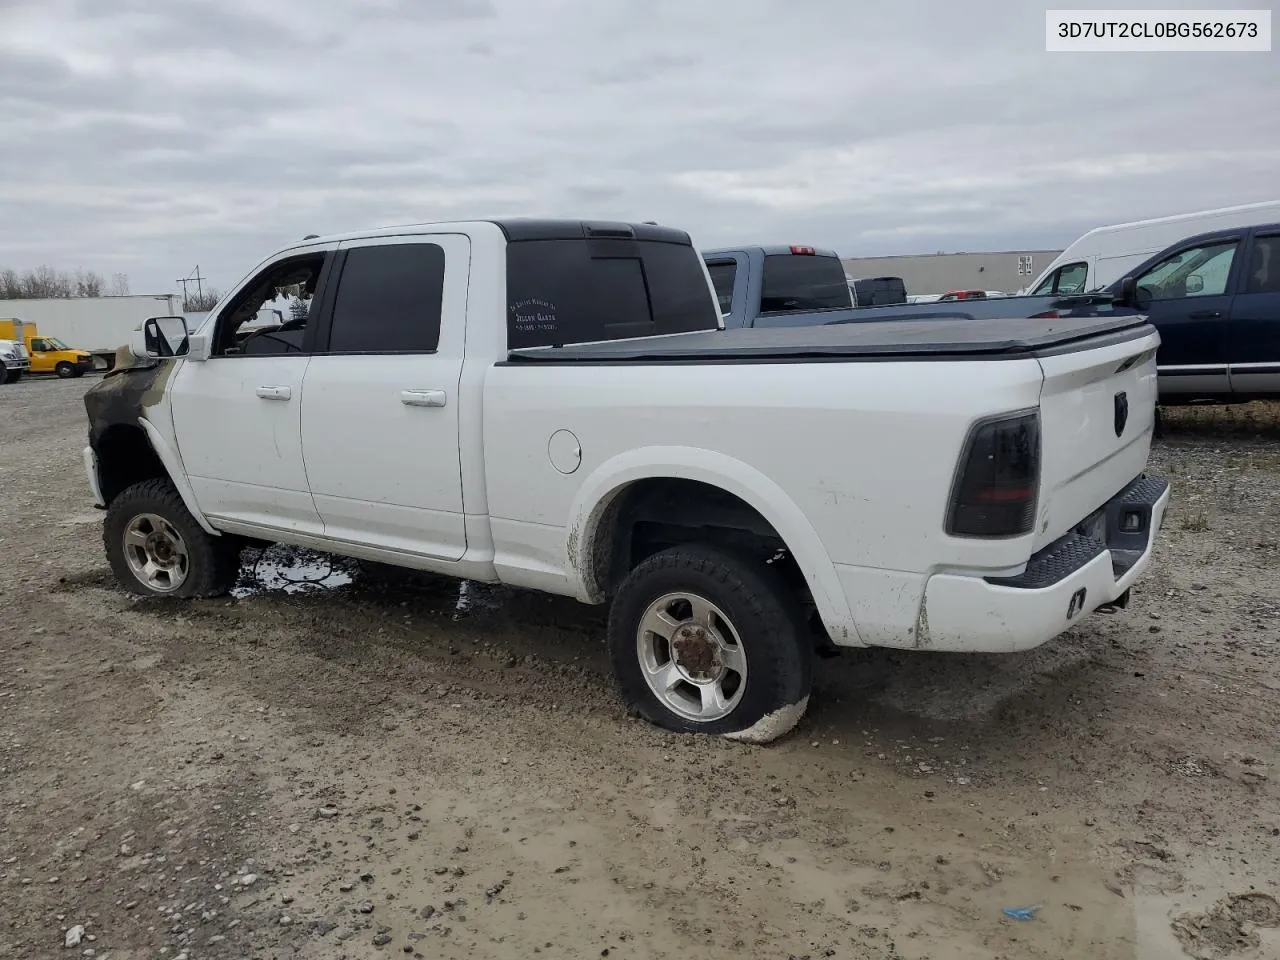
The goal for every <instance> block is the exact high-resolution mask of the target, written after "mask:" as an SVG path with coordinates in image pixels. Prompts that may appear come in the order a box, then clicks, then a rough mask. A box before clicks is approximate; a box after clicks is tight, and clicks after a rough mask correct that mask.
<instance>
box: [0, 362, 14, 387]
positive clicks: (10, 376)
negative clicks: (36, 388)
mask: <svg viewBox="0 0 1280 960" xmlns="http://www.w3.org/2000/svg"><path fill="white" fill-rule="evenodd" d="M17 379H18V371H17V370H10V369H9V368H8V367H6V366H5V365H4V364H3V363H0V384H5V383H8V382H9V381H10V380H17Z"/></svg>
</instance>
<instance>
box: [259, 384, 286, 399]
mask: <svg viewBox="0 0 1280 960" xmlns="http://www.w3.org/2000/svg"><path fill="white" fill-rule="evenodd" d="M255 392H256V393H257V394H258V396H260V397H261V398H262V399H263V400H288V399H289V398H290V397H291V396H293V392H292V391H291V390H290V389H289V388H288V387H259V388H258V389H257V390H256V391H255Z"/></svg>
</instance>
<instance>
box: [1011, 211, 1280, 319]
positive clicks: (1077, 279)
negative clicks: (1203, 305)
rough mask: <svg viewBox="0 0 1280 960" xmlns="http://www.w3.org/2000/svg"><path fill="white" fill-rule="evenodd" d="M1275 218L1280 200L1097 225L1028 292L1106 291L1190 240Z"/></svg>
mask: <svg viewBox="0 0 1280 960" xmlns="http://www.w3.org/2000/svg"><path fill="white" fill-rule="evenodd" d="M1274 220H1280V200H1268V201H1266V202H1264V203H1249V204H1243V205H1241V206H1235V207H1221V208H1219V209H1216V210H1200V211H1197V212H1196V213H1182V214H1178V215H1177V216H1172V217H1158V218H1156V219H1154V220H1136V221H1133V222H1132V223H1117V224H1112V225H1111V226H1106V227H1097V228H1096V229H1093V230H1090V231H1089V232H1088V233H1086V234H1085V235H1084V236H1082V237H1080V239H1078V240H1076V241H1075V242H1074V243H1072V244H1071V246H1069V247H1067V249H1066V250H1064V251H1062V253H1060V254H1059V255H1058V256H1057V257H1056V258H1054V260H1053V262H1052V263H1050V264H1049V266H1047V267H1046V268H1045V270H1044V272H1043V273H1042V274H1040V276H1039V277H1037V278H1036V280H1035V282H1034V283H1032V284H1031V285H1030V286H1029V287H1027V288H1026V291H1024V292H1028V293H1030V294H1032V295H1033V296H1066V295H1070V294H1075V293H1086V292H1089V291H1093V290H1101V289H1103V288H1104V287H1107V286H1110V285H1111V284H1113V283H1115V282H1116V281H1117V280H1119V279H1120V278H1121V277H1122V276H1124V275H1125V274H1127V273H1129V272H1130V271H1131V270H1132V269H1133V268H1134V267H1136V266H1138V265H1139V264H1141V263H1143V262H1144V261H1146V260H1148V259H1149V258H1150V257H1152V256H1154V255H1156V254H1157V253H1159V252H1160V251H1162V250H1164V249H1166V248H1167V247H1169V246H1171V245H1173V244H1176V243H1180V242H1181V241H1182V240H1183V239H1185V238H1187V237H1190V236H1193V235H1197V234H1203V233H1207V232H1212V231H1215V230H1226V229H1234V228H1237V227H1248V226H1252V225H1254V224H1258V223H1270V222H1272V221H1274Z"/></svg>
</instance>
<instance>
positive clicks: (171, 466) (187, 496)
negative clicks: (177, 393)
mask: <svg viewBox="0 0 1280 960" xmlns="http://www.w3.org/2000/svg"><path fill="white" fill-rule="evenodd" d="M138 424H139V425H140V426H141V427H142V429H143V431H144V432H145V433H146V435H147V439H148V440H149V441H150V442H151V449H152V450H154V451H155V452H156V456H157V457H159V458H160V462H161V463H162V464H164V469H165V472H166V473H167V474H169V479H170V480H171V481H172V482H173V485H174V487H175V488H177V491H178V496H180V497H182V503H183V506H185V507H186V508H187V510H188V512H190V514H191V516H193V517H194V518H195V521H196V523H198V524H200V527H201V529H203V530H204V531H205V532H206V533H209V534H212V535H213V536H215V537H216V536H221V534H220V533H219V531H217V530H215V529H214V528H213V527H212V526H211V525H210V523H209V521H208V520H207V519H206V518H205V515H204V513H203V512H202V511H201V510H200V506H199V504H197V503H196V493H195V491H194V490H193V489H192V488H191V483H190V481H188V480H187V472H186V470H185V469H183V466H182V458H181V457H179V456H178V452H177V451H176V450H174V449H173V447H171V446H170V445H169V442H168V441H167V440H165V438H164V435H163V434H162V433H161V432H160V430H159V429H158V428H157V427H156V425H155V424H154V423H152V422H151V421H150V420H148V419H147V418H146V417H139V418H138Z"/></svg>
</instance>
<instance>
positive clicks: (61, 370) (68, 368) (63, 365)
mask: <svg viewBox="0 0 1280 960" xmlns="http://www.w3.org/2000/svg"><path fill="white" fill-rule="evenodd" d="M53 372H54V373H56V374H57V375H58V376H60V377H61V378H62V379H63V380H70V379H71V378H72V377H74V376H75V375H76V368H75V364H72V363H67V361H65V360H60V361H58V365H57V366H56V367H54V368H53Z"/></svg>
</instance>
